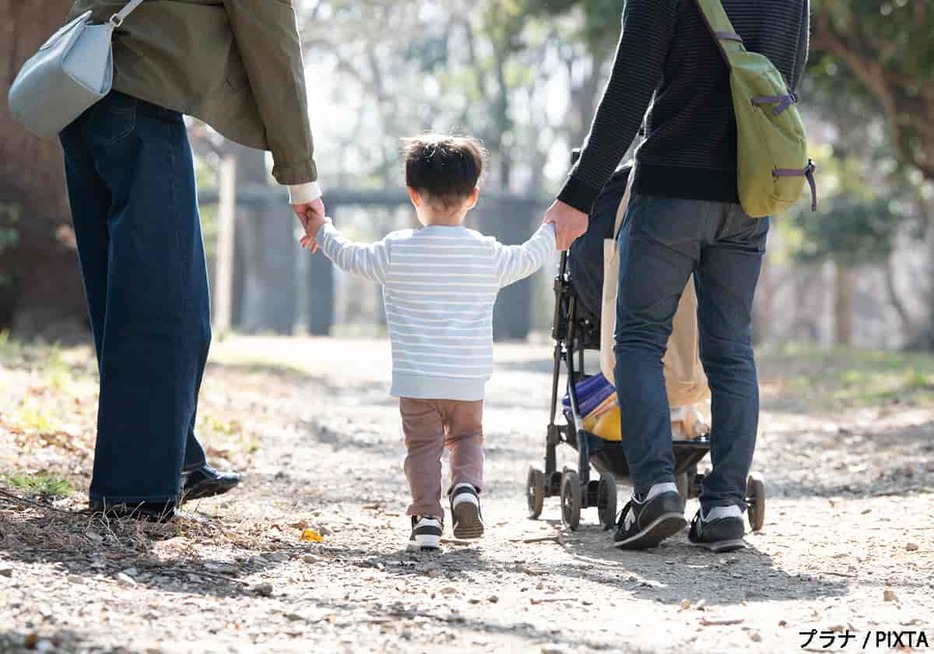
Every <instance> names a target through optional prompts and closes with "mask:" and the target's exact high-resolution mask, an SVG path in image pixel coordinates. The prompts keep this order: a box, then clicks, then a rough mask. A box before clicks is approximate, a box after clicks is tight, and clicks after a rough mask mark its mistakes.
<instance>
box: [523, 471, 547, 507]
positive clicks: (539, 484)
mask: <svg viewBox="0 0 934 654" xmlns="http://www.w3.org/2000/svg"><path fill="white" fill-rule="evenodd" d="M525 499H526V502H528V505H529V518H531V519H532V520H535V519H536V518H537V517H538V516H540V515H541V514H542V506H543V505H544V504H545V474H544V473H543V472H542V471H541V470H539V469H538V468H536V467H535V466H529V476H528V477H527V478H526V482H525Z"/></svg>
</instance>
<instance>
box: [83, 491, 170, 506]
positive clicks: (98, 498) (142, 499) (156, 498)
mask: <svg viewBox="0 0 934 654" xmlns="http://www.w3.org/2000/svg"><path fill="white" fill-rule="evenodd" d="M88 499H89V500H90V501H92V502H103V503H104V504H106V505H108V506H115V505H118V504H142V503H147V504H150V503H156V502H178V495H172V496H171V497H166V496H165V495H145V496H144V495H136V496H130V497H116V498H115V497H113V496H111V495H100V494H97V493H89V494H88Z"/></svg>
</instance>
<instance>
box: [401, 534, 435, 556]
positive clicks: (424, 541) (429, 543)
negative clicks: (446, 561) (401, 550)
mask: <svg viewBox="0 0 934 654" xmlns="http://www.w3.org/2000/svg"><path fill="white" fill-rule="evenodd" d="M406 549H408V550H409V551H410V552H437V551H438V550H440V549H441V536H434V535H431V534H427V535H418V536H416V537H415V540H410V541H409V545H408V547H407V548H406Z"/></svg>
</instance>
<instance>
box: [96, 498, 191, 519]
mask: <svg viewBox="0 0 934 654" xmlns="http://www.w3.org/2000/svg"><path fill="white" fill-rule="evenodd" d="M89 509H90V511H91V513H95V514H101V515H103V516H104V517H105V518H107V519H109V520H124V519H132V520H140V521H143V522H169V521H170V520H172V519H173V518H175V516H176V513H177V509H176V507H175V501H174V500H169V501H167V502H139V503H137V504H109V503H106V502H104V500H100V499H94V500H91V501H90V504H89Z"/></svg>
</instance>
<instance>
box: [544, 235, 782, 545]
mask: <svg viewBox="0 0 934 654" xmlns="http://www.w3.org/2000/svg"><path fill="white" fill-rule="evenodd" d="M554 292H555V316H554V323H553V326H552V337H553V338H554V340H555V349H554V369H553V375H552V387H551V407H550V419H549V423H548V430H547V436H546V439H545V457H544V464H545V469H544V470H541V469H539V468H537V467H535V466H530V467H529V471H528V478H527V480H526V498H527V501H528V509H529V517H530V518H532V519H535V518H538V517H539V515H541V512H542V507H543V504H544V500H545V498H547V497H555V496H560V498H561V522H562V523H563V524H564V526H565V527H567V528H569V529H571V530H575V529H577V527H578V526H579V524H580V512H581V509H582V508H590V507H596V508H597V513H598V518H599V522H600V525H601V526H602V527H603V529H610V528H612V527H613V526H615V523H616V506H617V483H616V482H617V480H624V479H626V478H627V477H628V476H629V468H628V465H627V464H626V459H625V455H624V454H623V447H622V443H621V442H612V441H606V440H604V439H601V438H599V437H598V436H596V435H594V434H592V433H590V432H588V431H587V430H585V429H584V425H583V422H584V421H583V416H582V415H581V413H580V410H579V406H580V404H579V402H578V397H577V389H576V385H577V384H578V383H579V382H581V381H583V380H584V379H586V378H587V377H588V375H587V374H586V372H585V366H584V352H585V351H586V350H599V349H600V325H599V321H598V320H595V318H593V317H592V316H589V315H587V313H585V312H586V309H584V308H583V307H582V306H581V305H580V302H579V298H578V296H577V293H576V292H575V290H574V288H573V286H572V284H571V276H570V273H569V271H568V255H567V253H566V252H565V253H562V255H561V264H560V268H559V272H558V275H557V277H556V278H555V282H554ZM575 355H576V358H577V361H576V362H575ZM562 363H563V364H564V365H565V366H566V368H567V392H568V397H569V400H570V405H571V407H570V418H571V420H570V421H567V422H566V424H557V422H556V418H557V415H558V407H559V403H560V401H561V398H560V397H559V387H560V381H561V372H562V370H561V368H562ZM575 364H576V365H575ZM624 437H625V436H624ZM562 443H565V444H567V445H570V446H571V447H573V448H574V449H576V450H577V453H578V463H577V470H573V469H571V468H569V467H565V468H564V469H563V470H561V471H559V470H558V467H557V448H558V446H559V445H560V444H562ZM672 447H673V453H674V459H675V475H676V479H677V485H678V490H679V492H680V493H681V495H682V497H683V498H684V499H685V500H687V499H690V498H695V497H698V495H699V494H700V489H701V482H702V481H703V478H704V475H703V474H700V473H698V472H697V465H698V464H699V463H700V461H701V460H702V459H703V458H704V457H705V456H706V455H707V454H708V452H709V451H710V439H709V436H702V437H700V438H697V439H694V440H675V441H673V442H672ZM591 465H593V466H594V468H595V469H596V470H597V472H598V473H599V474H600V477H599V479H598V480H594V479H591V471H590V467H591ZM749 484H750V485H753V486H757V487H756V488H753V489H752V491H753V492H752V493H750V489H749V488H748V485H747V495H751V497H750V500H752V501H751V503H750V521H751V522H753V527H754V528H756V527H757V526H758V527H761V523H760V524H758V525H757V524H756V520H755V519H754V518H753V505H755V506H757V507H758V506H761V504H760V501H758V500H757V498H756V497H755V495H758V497H761V502H764V498H765V494H764V489H762V488H761V480H753V478H752V477H750V482H749ZM761 513H762V509H761V508H760V510H759V514H760V515H761Z"/></svg>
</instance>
